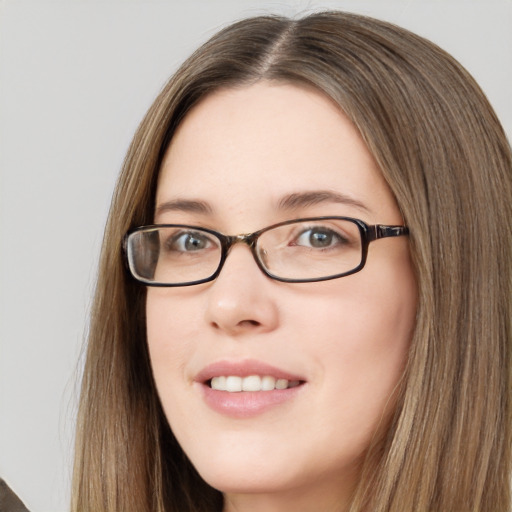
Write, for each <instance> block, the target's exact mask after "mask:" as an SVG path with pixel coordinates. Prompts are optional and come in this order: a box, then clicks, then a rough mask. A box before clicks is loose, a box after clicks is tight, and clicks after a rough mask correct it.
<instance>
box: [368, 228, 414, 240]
mask: <svg viewBox="0 0 512 512" xmlns="http://www.w3.org/2000/svg"><path fill="white" fill-rule="evenodd" d="M408 234H409V228H407V227H406V226H384V225H382V224H376V225H375V226H371V230H370V232H369V240H377V239H379V238H388V237H392V236H403V235H408Z"/></svg>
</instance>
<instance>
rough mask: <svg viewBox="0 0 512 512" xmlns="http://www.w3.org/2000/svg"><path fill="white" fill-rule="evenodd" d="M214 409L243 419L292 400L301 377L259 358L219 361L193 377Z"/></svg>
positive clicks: (206, 400) (302, 381)
mask: <svg viewBox="0 0 512 512" xmlns="http://www.w3.org/2000/svg"><path fill="white" fill-rule="evenodd" d="M194 380H195V382H197V383H198V384H200V386H201V390H202V394H203V398H204V400H205V402H206V404H207V405H208V406H209V407H211V408H212V409H213V410H214V411H216V412H218V413H221V414H223V415H227V416H231V417H235V418H247V417H252V416H255V415H258V414H261V413H263V412H265V411H267V410H268V409H269V408H272V407H273V406H276V405H279V404H282V403H284V402H286V401H288V400H290V399H292V398H293V397H294V396H295V395H296V394H297V392H298V391H299V390H300V389H301V388H302V387H303V385H304V384H305V380H304V379H302V378H300V377H299V376H297V375H292V374H290V373H288V372H285V371H283V370H280V369H278V368H275V367H272V366H269V365H267V364H266V363H262V362H259V361H243V362H229V361H220V362H217V363H214V364H212V365H209V366H207V367H206V368H205V369H203V370H202V371H201V372H200V373H199V374H198V375H197V376H196V378H195V379H194Z"/></svg>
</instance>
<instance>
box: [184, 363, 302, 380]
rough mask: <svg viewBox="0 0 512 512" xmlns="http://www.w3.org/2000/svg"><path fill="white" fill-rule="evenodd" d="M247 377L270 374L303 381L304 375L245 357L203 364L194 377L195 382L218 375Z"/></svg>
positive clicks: (276, 377)
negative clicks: (237, 359) (240, 359)
mask: <svg viewBox="0 0 512 512" xmlns="http://www.w3.org/2000/svg"><path fill="white" fill-rule="evenodd" d="M230 375H233V376H237V377H248V376H249V375H260V376H267V375H268V376H271V377H274V378H275V379H286V380H289V381H304V380H305V379H304V377H301V376H300V375H296V374H293V373H290V372H288V371H285V370H282V369H280V368H277V367H275V366H272V365H270V364H267V363H264V362H263V361H257V360H255V359H246V360H243V361H228V360H223V361H216V362H214V363H212V364H209V365H207V366H205V367H204V368H203V369H202V370H201V371H200V372H199V373H198V374H197V375H196V376H195V378H194V380H195V381H196V382H201V383H203V382H208V381H209V380H211V379H212V378H213V377H220V376H230Z"/></svg>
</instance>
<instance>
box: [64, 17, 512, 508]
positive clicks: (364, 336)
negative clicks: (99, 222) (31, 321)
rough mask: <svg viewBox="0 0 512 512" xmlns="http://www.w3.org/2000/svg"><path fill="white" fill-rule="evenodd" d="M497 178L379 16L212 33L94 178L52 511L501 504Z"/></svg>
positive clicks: (505, 483) (504, 249)
mask: <svg viewBox="0 0 512 512" xmlns="http://www.w3.org/2000/svg"><path fill="white" fill-rule="evenodd" d="M511 169H512V161H511V155H510V146H509V144H508V142H507V140H506V137H505V135H504V133H503V130H502V128H501V126H500V124H499V122H498V120H497V119H496V117H495V115H494V113H493V111H492V109H491V108H490V106H489V104H488V102H487V100H486V99H485V97H484V95H483V93H482V92H481V91H480V89H479V88H478V86H477V85H476V84H475V83H474V81H473V80H472V78H471V77H470V76H469V75H468V74H467V72H466V71H464V70H463V69H462V68H461V66H460V65H459V64H457V63H456V62H455V61H454V60H453V59H452V58H451V57H449V56H448V55H446V54H445V53H444V52H443V51H442V50H440V49H439V48H437V47H436V46H434V45H432V44H431V43H429V42H427V41H425V40H423V39H421V38H419V37H417V36H415V35H413V34H410V33H408V32H406V31H404V30H402V29H400V28H397V27H394V26H392V25H389V24H387V23H383V22H379V21H376V20H372V19H367V18H363V17H360V16H355V15H349V14H343V13H334V12H332V13H320V14H313V15H311V16H308V17H306V18H303V19H300V20H288V19H283V18H277V17H260V18H254V19H249V20H245V21H242V22H240V23H237V24H234V25H233V26H231V27H228V28H227V29H225V30H223V31H221V32H220V33H219V34H217V35H216V36H214V37H213V38H212V39H211V40H210V41H209V42H208V43H206V44H205V45H204V46H203V47H202V48H200V49H199V50H198V51H197V52H196V53H195V54H194V55H193V56H192V57H191V58H190V59H189V60H188V61H187V62H185V64H184V65H183V66H182V67H181V69H180V70H179V71H178V72H177V73H176V75H175V76H174V77H173V78H172V79H171V80H170V82H169V83H168V85H167V86H166V87H165V88H164V90H163V91H162V92H161V94H160V95H159V97H158V98H157V99H156V101H155V103H154V104H153V106H152V107H151V109H150V111H149V112H148V114H147V116H146V118H145V119H144V121H143V122H142V124H141V126H140V128H139V130H138V132H137V134H136V136H135V138H134V141H133V143H132V145H131V148H130V150H129V152H128V155H127V158H126V161H125V165H124V169H123V172H122V174H121V177H120V180H119V182H118V185H117V188H116V192H115V195H114V199H113V204H112V209H111V212H110V217H109V221H108V225H107V228H106V233H105V240H104V246H103V251H102V256H101V264H100V273H99V280H98V286H97V291H96V298H95V303H94V309H93V314H92V319H91V328H90V335H89V346H88V354H87V362H86V365H85V371H84V379H83V387H82V398H81V407H80V414H79V422H78V437H77V449H76V461H75V480H74V497H73V509H74V510H77V511H78V510H80V511H84V510H94V511H98V510H112V511H113V510H116V511H117V510H137V511H142V510H162V511H163V510H166V511H171V510H172V511H180V512H181V511H186V510H190V511H200V510H204V511H213V510H218V511H220V510H223V511H224V512H230V511H234V510H242V511H259V510H266V511H270V510H276V511H277V510H304V511H307V510H337V511H338V510H339V511H348V510H350V511H372V512H374V511H404V510H414V511H433V510H436V511H455V510H457V511H482V510H488V511H493V512H496V511H508V510H509V509H510V491H509V475H510V398H509V389H510V367H509V364H510V363H509V362H510V338H511V326H510V321H511V320H510V318H511V316H512V315H511V314H510V313H511V311H510V304H509V302H510V301H509V297H510V292H511V283H512V278H511V270H510V264H509V261H510V254H511V236H512V235H511V230H510V229H509V226H508V224H507V222H508V219H510V216H511V214H512V211H511V210H512V208H511V204H510V203H511V202H510V198H511V197H512V184H511ZM288 221H290V222H288ZM155 225H156V226H157V227H154V226H155ZM241 233H243V234H244V235H240V234H241ZM247 233H250V235H248V234H247ZM251 252H252V254H251ZM125 258H126V259H125Z"/></svg>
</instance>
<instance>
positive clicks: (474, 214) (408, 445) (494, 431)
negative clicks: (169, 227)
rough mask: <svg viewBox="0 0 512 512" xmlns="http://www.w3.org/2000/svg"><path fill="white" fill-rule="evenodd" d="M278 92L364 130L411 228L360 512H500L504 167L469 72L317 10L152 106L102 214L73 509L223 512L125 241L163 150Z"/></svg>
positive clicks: (503, 500)
mask: <svg viewBox="0 0 512 512" xmlns="http://www.w3.org/2000/svg"><path fill="white" fill-rule="evenodd" d="M258 80H271V81H278V82H286V83H294V84H298V85H304V86H308V87H313V88H315V89H316V90H319V91H322V92H323V93H324V94H325V95H327V96H328V97H330V98H331V99H332V100H333V102H335V103H336V104H337V105H339V107H340V108H341V109H342V110H343V111H344V112H345V113H346V115H348V116H349V118H350V119H351V120H352V121H353V123H354V124H355V126H356V127H357V128H358V130H359V131H360V133H361V135H362V137H363V138H364V140H365V142H366V144H367V146H368V148H369V150H370V152H371V153H372V154H373V156H374V158H375V159H376V161H377V162H378V164H379V166H380V168H381V170H382V173H383V175H384V177H385V179H386V180H387V182H388V184H389V186H390V187H391V189H392V191H393V193H394V194H395V197H396V200H397V203H398V205H399V207H400V209H401V212H402V215H403V217H404V219H405V222H406V223H407V225H408V226H409V229H410V250H411V254H412V260H413V264H414V267H415V271H416V276H417V281H418V289H419V300H418V312H417V321H416V330H415V333H414V336H413V339H412V341H411V349H410V353H409V358H408V362H407V368H406V372H405V375H404V379H403V386H402V389H401V392H400V397H399V399H398V405H397V408H396V412H395V415H394V417H393V420H392V423H391V425H390V426H389V429H388V431H387V433H386V435H385V438H384V439H383V441H382V442H381V443H379V445H378V446H375V447H373V448H371V449H369V451H368V455H367V458H366V462H365V463H364V464H363V467H362V469H361V479H360V484H359V487H358V488H357V490H356V492H355V495H354V497H353V502H352V508H351V510H352V511H354V512H355V511H361V510H366V511H369V510H371V511H372V512H383V511H389V512H391V511H393V512H403V511H404V510H405V511H410V510H414V511H415V512H427V511H437V512H440V511H450V512H452V511H458V512H462V511H463V512H466V511H474V512H476V511H489V512H491V511H492V512H509V510H510V491H509V487H510V484H509V476H510V469H511V467H510V466H511V452H510V442H511V425H510V423H511V421H510V420H511V404H510V389H511V372H510V361H511V348H510V347H511V337H512V332H511V331H512V329H511V318H512V311H511V303H512V300H511V297H512V293H511V292H512V273H511V272H512V270H511V269H512V265H511V255H512V230H511V229H510V219H512V159H511V152H510V145H509V143H508V142H507V139H506V137H505V135H504V132H503V130H502V128H501V126H500V123H499V121H498V120H497V118H496V116H495V114H494V112H493V110H492V108H491V107H490V105H489V103H488V101H487V100H486V98H485V96H484V94H483V93H482V92H481V90H480V89H479V87H478V86H477V85H476V83H475V82H474V80H473V79H472V78H471V77H470V76H469V74H468V73H467V72H466V71H465V70H464V69H463V68H462V67H461V66H460V65H459V64H458V63H457V62H456V61H455V60H454V59H453V58H451V57H450V56H449V55H447V54H446V53H445V52H443V51H442V50H441V49H439V48H438V47H436V46H435V45H434V44H432V43H430V42H428V41H426V40H424V39H422V38H420V37H418V36H416V35H414V34H411V33H409V32H407V31H405V30H403V29H401V28H398V27H396V26H393V25H390V24H388V23H384V22H380V21H377V20H373V19H370V18H365V17H361V16H357V15H352V14H345V13H340V12H325V13H318V14H312V15H310V16H308V17H305V18H302V19H298V20H290V19H285V18H280V17H273V16H264V17H258V18H252V19H248V20H244V21H241V22H238V23H235V24H234V25H232V26H230V27H228V28H226V29H224V30H223V31H221V32H219V33H218V34H217V35H216V36H214V37H213V38H212V39H211V40H210V41H209V42H207V43H206V44H205V45H203V46H202V47H201V48H200V49H199V50H198V51H197V52H196V53H194V54H193V55H192V56H191V57H190V58H189V59H188V60H187V61H186V62H185V63H184V64H183V66H182V67H181V68H180V69H179V71H178V72H177V73H176V74H175V76H174V77H173V78H172V79H171V80H170V81H169V83H168V84H167V85H166V86H165V88H164V89H163V90H162V92H161V93H160V95H159V96H158V98H157V99H156V101H155V102H154V104H153V106H152V107H151V109H150V110H149V112H148V114H147V115H146V117H145V119H144V120H143V122H142V123H141V125H140V127H139V129H138V131H137V133H136V135H135V137H134V140H133V142H132V144H131V147H130V149H129V151H128V155H127V157H126V160H125V163H124V167H123V170H122V173H121V175H120V178H119V181H118V184H117V187H116V191H115V194H114V197H113V201H112V207H111V211H110V215H109V219H108V223H107V227H106V231H105V238H104V243H103V250H102V254H101V262H100V269H99V276H98V283H97V288H96V295H95V299H94V306H93V311H92V315H91V324H90V330H89V343H88V351H87V360H86V364H85V370H84V376H83V383H82V395H81V403H80V410H79V417H78V427H77V441H76V458H75V470H74V487H73V502H72V508H73V510H74V511H75V512H78V511H80V512H84V511H91V512H100V511H111V512H113V511H116V512H117V511H120V510H123V511H125V512H127V511H136V512H143V511H148V512H149V511H160V512H163V511H164V510H165V511H167V512H171V511H174V512H186V511H190V512H192V511H194V512H197V511H213V510H217V511H219V510H221V508H222V496H221V494H220V493H219V492H218V491H216V490H214V489H212V488H210V487H209V486H208V485H207V484H206V483H205V482H204V481H203V480H202V479H201V478H200V477H199V475H198V474H197V472H196V471H195V469H194V468H193V467H192V465H191V464H190V462H189V461H188V459H187V457H186V456H185V455H184V453H183V452H182V450H181V448H180V447H179V445H178V444H177V442H176V440H175V439H174V437H173V434H172V432H171V431H170V429H169V427H168V424H167V421H166V419H165V417H164V414H163V412H162V409H161V407H160V404H159V401H158V397H157V394H156V391H155V386H154V383H153V380H152V376H151V368H150V364H149V357H148V352H147V346H146V337H145V318H144V301H145V289H144V288H143V287H141V286H140V285H138V284H136V283H134V282H133V281H132V280H131V279H130V277H129V276H128V273H127V271H126V268H125V265H124V261H123V250H122V245H123V236H124V235H125V233H126V232H127V231H128V230H129V229H130V228H133V227H135V226H138V225H143V224H148V223H151V222H152V220H153V208H154V196H155V189H156V180H157V176H158V171H159V167H160V163H161V159H162V155H163V152H164V151H165V148H166V147H167V145H168V143H169V141H170V139H171V138H172V135H173V133H174V131H175V129H176V127H177V126H178V125H179V123H180V121H181V120H182V119H183V118H184V116H186V114H187V112H188V111H189V110H190V109H191V108H192V107H193V106H194V105H195V104H197V103H198V102H199V101H200V100H201V99H202V98H204V97H205V96H206V95H208V94H209V93H210V92H212V91H214V90H217V89H219V88H222V87H238V86H243V85H246V84H247V85H248V84H251V83H254V82H256V81H258Z"/></svg>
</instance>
